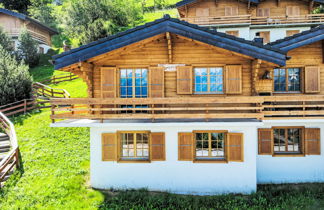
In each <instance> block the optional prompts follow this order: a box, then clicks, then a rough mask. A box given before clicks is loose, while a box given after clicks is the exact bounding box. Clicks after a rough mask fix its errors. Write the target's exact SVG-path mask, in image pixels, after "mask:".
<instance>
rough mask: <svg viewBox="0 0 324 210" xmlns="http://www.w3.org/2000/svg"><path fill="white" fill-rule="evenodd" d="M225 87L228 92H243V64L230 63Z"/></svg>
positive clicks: (226, 72)
mask: <svg viewBox="0 0 324 210" xmlns="http://www.w3.org/2000/svg"><path fill="white" fill-rule="evenodd" d="M225 80H226V84H225V88H226V93H227V94H241V93H242V66H241V65H228V66H226V70H225Z"/></svg>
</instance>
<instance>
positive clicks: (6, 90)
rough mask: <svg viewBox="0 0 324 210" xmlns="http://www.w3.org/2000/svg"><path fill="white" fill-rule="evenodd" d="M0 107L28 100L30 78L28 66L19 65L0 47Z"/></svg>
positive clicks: (30, 84)
mask: <svg viewBox="0 0 324 210" xmlns="http://www.w3.org/2000/svg"><path fill="white" fill-rule="evenodd" d="M0 87H1V88H0V105H4V104H8V103H12V102H15V101H19V100H22V99H26V98H30V97H31V91H32V78H31V76H30V75H29V71H28V66H27V65H25V64H23V63H22V62H21V63H19V62H18V61H17V60H16V59H15V58H14V57H13V56H12V55H10V53H9V52H8V51H6V50H5V49H4V48H3V47H2V46H0Z"/></svg>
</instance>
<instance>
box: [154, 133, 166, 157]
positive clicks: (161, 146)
mask: <svg viewBox="0 0 324 210" xmlns="http://www.w3.org/2000/svg"><path fill="white" fill-rule="evenodd" d="M150 145H151V160H152V161H164V160H165V136H164V133H151V144H150Z"/></svg>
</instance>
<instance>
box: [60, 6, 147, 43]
mask: <svg viewBox="0 0 324 210" xmlns="http://www.w3.org/2000/svg"><path fill="white" fill-rule="evenodd" d="M65 14H66V16H63V17H61V18H62V20H61V21H60V22H63V23H65V24H64V25H65V32H66V34H67V35H68V36H69V37H71V38H74V39H78V40H79V42H80V44H87V43H89V42H92V41H95V40H98V39H100V38H103V37H106V36H108V35H111V34H114V33H116V32H119V31H121V30H124V29H126V28H129V27H133V26H135V25H136V22H138V21H139V20H141V19H142V14H141V4H140V3H139V2H137V1H135V0H80V1H73V2H71V4H70V6H68V7H67V9H66V11H65Z"/></svg>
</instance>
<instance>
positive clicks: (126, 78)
mask: <svg viewBox="0 0 324 210" xmlns="http://www.w3.org/2000/svg"><path fill="white" fill-rule="evenodd" d="M119 77H120V97H121V98H147V97H148V70H147V69H142V68H138V69H120V75H119Z"/></svg>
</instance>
